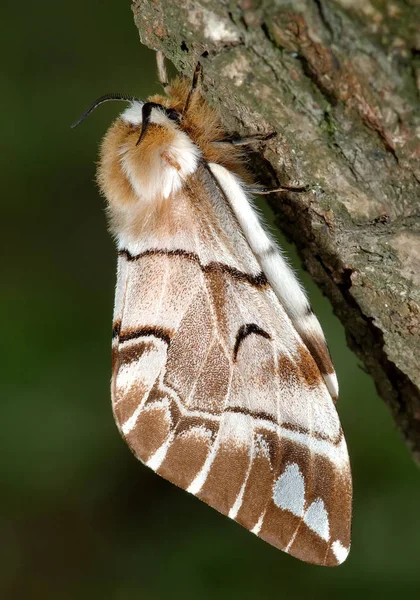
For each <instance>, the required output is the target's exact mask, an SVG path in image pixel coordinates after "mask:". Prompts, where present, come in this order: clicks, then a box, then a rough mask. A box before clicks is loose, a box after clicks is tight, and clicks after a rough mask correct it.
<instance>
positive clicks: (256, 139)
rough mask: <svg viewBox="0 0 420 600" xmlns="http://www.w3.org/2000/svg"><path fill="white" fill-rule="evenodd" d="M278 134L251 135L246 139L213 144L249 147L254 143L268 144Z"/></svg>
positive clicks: (225, 139)
mask: <svg viewBox="0 0 420 600" xmlns="http://www.w3.org/2000/svg"><path fill="white" fill-rule="evenodd" d="M276 135H277V133H276V132H275V131H272V132H271V133H256V134H255V135H249V136H247V137H244V138H237V139H235V138H229V137H226V138H222V139H220V140H214V141H213V144H231V145H232V146H247V145H248V144H253V143H254V142H268V140H271V139H272V138H273V137H276Z"/></svg>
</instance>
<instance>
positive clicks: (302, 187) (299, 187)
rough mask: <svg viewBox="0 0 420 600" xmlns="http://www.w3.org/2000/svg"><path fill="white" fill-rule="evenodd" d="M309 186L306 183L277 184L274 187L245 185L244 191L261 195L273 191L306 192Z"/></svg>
mask: <svg viewBox="0 0 420 600" xmlns="http://www.w3.org/2000/svg"><path fill="white" fill-rule="evenodd" d="M308 189H309V187H308V186H307V185H297V186H295V185H279V186H278V187H276V188H267V187H263V186H255V187H252V186H247V188H246V191H247V192H249V193H250V194H256V195H258V196H263V195H265V194H274V193H275V192H307V191H308Z"/></svg>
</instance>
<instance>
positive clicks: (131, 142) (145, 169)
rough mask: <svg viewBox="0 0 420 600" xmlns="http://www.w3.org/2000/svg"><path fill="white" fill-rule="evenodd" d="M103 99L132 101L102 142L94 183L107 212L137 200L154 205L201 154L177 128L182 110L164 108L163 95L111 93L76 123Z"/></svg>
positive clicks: (191, 168)
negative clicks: (144, 98)
mask: <svg viewBox="0 0 420 600" xmlns="http://www.w3.org/2000/svg"><path fill="white" fill-rule="evenodd" d="M107 100H126V101H127V100H128V101H129V102H130V104H129V106H128V108H127V109H126V110H124V111H123V113H122V114H121V115H120V117H119V118H117V120H116V121H115V122H114V123H113V124H112V125H111V127H110V128H109V130H108V132H107V133H106V135H105V137H104V139H103V142H102V145H101V152H100V161H99V165H98V182H99V186H100V188H101V190H102V192H103V194H104V195H105V197H106V199H107V200H108V203H109V206H110V209H111V211H112V210H113V209H114V208H115V209H116V210H118V209H119V208H125V207H129V206H134V205H137V204H141V205H143V207H144V206H145V205H149V206H150V205H152V206H153V204H154V203H159V201H162V200H166V199H168V198H170V197H171V196H173V195H174V194H175V193H176V192H177V191H178V190H179V189H180V188H181V187H182V184H183V182H184V181H185V180H186V178H187V177H188V176H189V175H190V174H191V173H193V172H194V171H195V169H196V167H197V164H198V160H199V157H200V151H199V149H198V147H197V146H196V145H195V144H194V143H193V142H192V140H191V139H190V137H189V136H188V135H187V133H186V132H185V131H183V130H182V128H181V121H182V113H181V111H179V110H177V109H176V108H174V107H171V106H167V104H168V102H167V99H165V98H161V100H162V102H159V101H151V100H150V101H145V102H143V101H141V100H139V99H137V98H132V97H129V96H123V95H119V94H110V95H107V96H103V97H101V98H99V99H98V100H97V101H96V102H95V103H93V104H92V106H91V107H90V108H89V109H88V111H86V113H85V114H84V115H83V116H82V117H81V118H80V119H79V120H78V121H77V122H76V123H75V125H78V124H79V123H80V122H81V121H82V120H84V119H85V118H86V117H87V116H88V115H89V114H90V113H91V112H92V111H93V110H94V109H95V108H96V107H97V106H99V104H102V102H106V101H107ZM158 100H159V98H158ZM165 104H166V105H165ZM75 125H74V126H75Z"/></svg>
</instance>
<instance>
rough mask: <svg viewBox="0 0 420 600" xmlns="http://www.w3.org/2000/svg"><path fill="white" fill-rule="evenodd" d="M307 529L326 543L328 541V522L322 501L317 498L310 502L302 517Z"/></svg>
mask: <svg viewBox="0 0 420 600" xmlns="http://www.w3.org/2000/svg"><path fill="white" fill-rule="evenodd" d="M303 520H304V521H305V523H306V525H307V526H308V527H309V529H312V531H314V532H315V533H317V534H318V535H319V537H321V538H322V539H323V540H325V541H326V542H327V541H328V540H329V539H330V522H329V519H328V513H327V511H326V509H325V504H324V501H323V500H321V498H317V499H316V500H314V502H312V504H311V505H310V506H309V508H308V509H307V510H306V512H305V516H304V517H303Z"/></svg>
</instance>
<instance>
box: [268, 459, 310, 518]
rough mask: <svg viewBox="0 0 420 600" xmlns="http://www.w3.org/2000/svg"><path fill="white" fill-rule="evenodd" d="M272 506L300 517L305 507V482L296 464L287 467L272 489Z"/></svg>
mask: <svg viewBox="0 0 420 600" xmlns="http://www.w3.org/2000/svg"><path fill="white" fill-rule="evenodd" d="M273 500H274V504H275V505H276V506H278V507H279V508H282V509H283V510H289V511H290V512H291V513H293V514H294V515H296V516H297V517H301V516H302V514H303V509H304V507H305V480H304V479H303V475H302V473H301V472H300V469H299V467H298V465H297V464H296V463H293V464H290V465H287V467H286V469H285V470H284V473H283V474H282V475H281V476H280V477H279V478H278V479H277V481H276V483H275V484H274V488H273Z"/></svg>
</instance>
